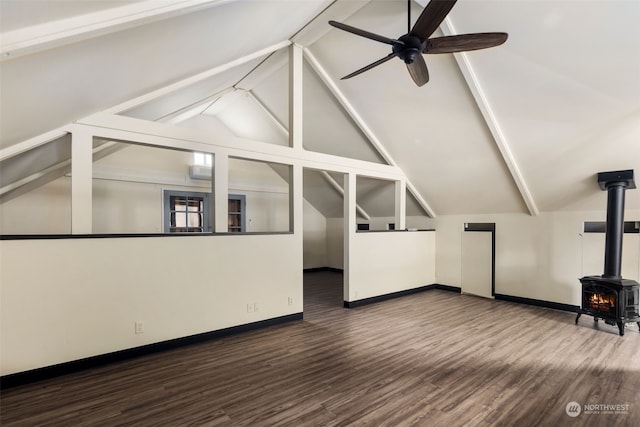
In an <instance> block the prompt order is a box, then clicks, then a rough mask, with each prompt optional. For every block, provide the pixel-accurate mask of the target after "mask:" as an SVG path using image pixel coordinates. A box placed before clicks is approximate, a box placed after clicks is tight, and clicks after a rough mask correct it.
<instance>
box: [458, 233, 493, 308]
mask: <svg viewBox="0 0 640 427" xmlns="http://www.w3.org/2000/svg"><path fill="white" fill-rule="evenodd" d="M492 254H493V248H492V233H482V232H468V231H465V232H462V277H461V282H462V283H461V287H462V292H464V293H468V294H473V295H478V296H481V297H485V298H493V295H492V276H493V273H492V263H493V255H492Z"/></svg>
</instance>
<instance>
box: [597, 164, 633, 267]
mask: <svg viewBox="0 0 640 427" xmlns="http://www.w3.org/2000/svg"><path fill="white" fill-rule="evenodd" d="M598 184H599V185H600V188H601V189H602V190H607V226H606V236H605V246H604V274H603V275H602V277H606V278H611V279H620V278H621V276H620V270H621V265H622V237H623V235H624V193H625V190H626V189H627V188H629V189H632V188H636V185H635V182H634V180H633V170H624V171H614V172H600V173H598Z"/></svg>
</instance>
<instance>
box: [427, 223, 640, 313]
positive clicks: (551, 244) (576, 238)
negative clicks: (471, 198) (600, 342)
mask: <svg viewBox="0 0 640 427" xmlns="http://www.w3.org/2000/svg"><path fill="white" fill-rule="evenodd" d="M605 219H606V213H605V212H604V211H598V212H552V213H551V212H546V213H541V214H540V215H538V216H535V217H533V216H529V215H525V214H498V215H449V216H439V217H437V218H436V229H437V234H438V239H437V245H436V282H437V283H441V284H445V285H451V286H460V276H461V271H462V266H461V242H462V232H463V231H462V230H463V226H464V223H465V222H495V223H496V273H495V283H496V293H499V294H506V295H512V296H518V297H525V298H533V299H539V300H544V301H552V302H559V303H564V304H571V305H580V292H581V289H580V282H579V281H578V279H579V278H580V277H582V276H583V275H584V274H589V273H590V272H591V271H589V272H587V271H585V272H584V273H583V237H582V234H583V226H584V222H585V221H605ZM638 219H640V212H639V211H635V212H634V211H627V212H626V213H625V220H627V221H634V220H638ZM625 241H630V242H633V241H634V238H633V237H631V238H627V236H625ZM635 241H636V242H637V240H635ZM637 244H638V243H629V244H627V246H629V247H625V248H624V251H627V252H631V251H635V253H640V252H638V250H639V249H638V248H635V247H634V246H632V245H637ZM624 251H623V252H624ZM597 270H598V271H601V268H598V269H597ZM628 278H630V279H635V280H637V279H636V278H634V277H628Z"/></svg>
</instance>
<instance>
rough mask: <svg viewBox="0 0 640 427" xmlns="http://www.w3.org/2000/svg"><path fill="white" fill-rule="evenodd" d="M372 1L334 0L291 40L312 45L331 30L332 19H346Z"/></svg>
mask: <svg viewBox="0 0 640 427" xmlns="http://www.w3.org/2000/svg"><path fill="white" fill-rule="evenodd" d="M370 2H371V0H349V1H334V2H333V3H331V5H329V6H328V7H327V8H326V9H324V10H323V11H322V12H320V13H319V14H318V15H316V16H315V18H313V19H312V20H311V21H310V22H309V23H307V25H305V26H304V28H302V29H301V30H300V31H298V33H297V34H295V35H294V36H293V37H292V38H291V41H292V42H294V43H295V44H299V45H301V46H311V45H312V44H313V43H315V42H316V41H318V39H320V38H321V37H322V36H324V35H325V34H327V33H328V32H329V31H331V28H332V27H331V26H330V25H329V24H328V22H329V21H330V20H334V21H345V20H346V19H347V18H349V17H350V16H351V15H353V14H354V13H356V12H357V11H359V10H360V9H362V8H363V7H364V6H366V5H367V3H370Z"/></svg>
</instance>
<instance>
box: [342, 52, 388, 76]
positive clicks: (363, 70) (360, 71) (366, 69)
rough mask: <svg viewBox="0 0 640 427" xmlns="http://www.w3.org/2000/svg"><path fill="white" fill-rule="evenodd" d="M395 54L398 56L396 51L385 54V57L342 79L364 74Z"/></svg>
mask: <svg viewBox="0 0 640 427" xmlns="http://www.w3.org/2000/svg"><path fill="white" fill-rule="evenodd" d="M394 56H396V55H395V54H394V53H390V54H389V55H387V56H385V57H384V58H382V59H378V60H377V61H376V62H372V63H371V64H369V65H367V66H366V67H362V68H360V69H359V70H356V71H354V72H353V73H351V74H347V75H346V76H344V77H343V78H341V79H340V80H345V79H350V78H351V77H355V76H357V75H358V74H362V73H364V72H365V71H368V70H370V69H372V68H373V67H377V66H378V65H380V64H384V63H385V62H387V61H389V60H390V59H392V58H393V57H394Z"/></svg>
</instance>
